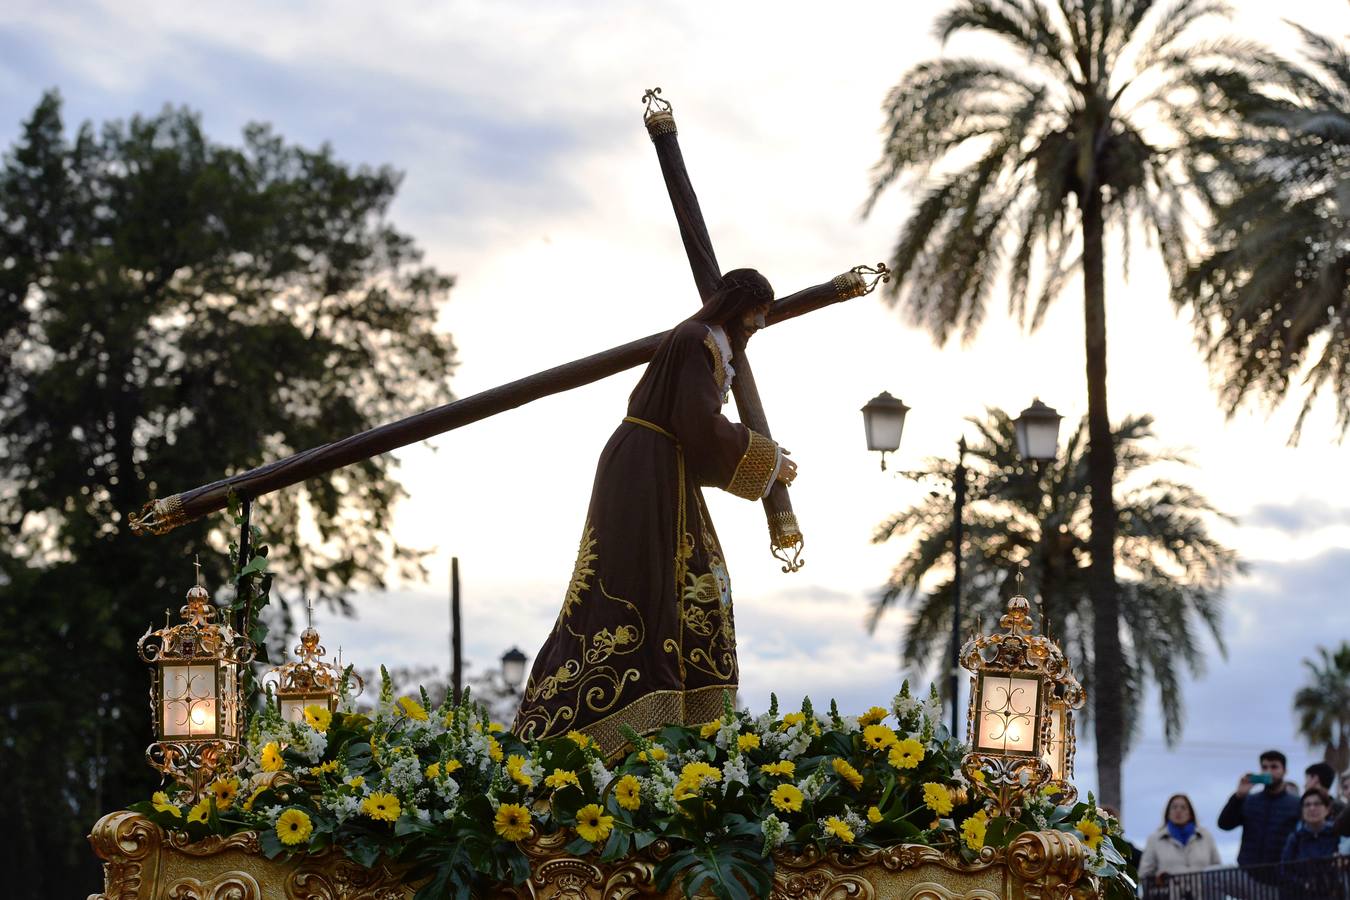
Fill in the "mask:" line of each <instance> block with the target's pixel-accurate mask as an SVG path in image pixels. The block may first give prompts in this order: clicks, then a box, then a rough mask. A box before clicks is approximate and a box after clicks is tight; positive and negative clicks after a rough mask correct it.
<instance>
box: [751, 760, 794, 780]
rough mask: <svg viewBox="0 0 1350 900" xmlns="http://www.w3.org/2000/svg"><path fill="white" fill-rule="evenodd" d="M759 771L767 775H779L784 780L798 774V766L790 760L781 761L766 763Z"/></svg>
mask: <svg viewBox="0 0 1350 900" xmlns="http://www.w3.org/2000/svg"><path fill="white" fill-rule="evenodd" d="M759 770H760V771H761V772H763V773H764V774H765V775H777V776H779V777H782V778H791V777H792V776H793V775H795V774H797V764H796V763H794V762H793V761H792V760H790V759H784V760H780V761H778V762H773V763H765V764H764V765H762V766H760V767H759Z"/></svg>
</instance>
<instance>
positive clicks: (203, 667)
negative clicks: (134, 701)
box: [136, 567, 254, 799]
mask: <svg viewBox="0 0 1350 900" xmlns="http://www.w3.org/2000/svg"><path fill="white" fill-rule="evenodd" d="M198 578H199V579H200V567H199V570H198ZM218 612H219V610H217V609H216V607H215V605H214V604H213V603H212V602H211V596H210V594H208V593H207V591H206V588H204V587H202V586H201V585H200V584H195V585H193V586H192V587H191V588H189V589H188V592H187V604H186V605H185V606H183V608H182V609H181V610H180V611H179V614H180V615H181V616H182V617H183V621H182V622H181V623H179V624H177V625H170V624H168V622H167V621H166V622H165V625H164V627H163V628H160V629H157V630H154V631H146V633H145V634H144V635H142V636H141V639H140V641H138V642H137V645H136V650H137V652H138V654H139V655H140V657H141V660H142V661H144V662H146V663H149V664H150V665H151V667H152V668H151V673H150V708H151V711H152V714H153V716H154V722H155V737H156V738H157V740H156V741H155V742H154V743H153V744H151V745H150V746H149V748H147V749H146V751H145V756H146V759H147V760H149V762H150V765H151V766H152V767H154V768H155V769H157V770H159V771H160V772H161V773H163V774H164V775H165V776H167V777H169V778H172V779H174V780H175V781H177V782H178V783H179V784H181V785H183V786H184V787H186V788H188V790H189V791H191V792H192V796H193V798H194V799H196V798H198V797H200V795H201V794H202V792H203V791H204V790H205V788H206V786H207V785H208V784H210V783H211V781H213V780H214V779H215V778H216V777H217V776H218V775H220V774H223V773H224V772H225V771H226V770H227V769H229V768H230V766H232V765H233V764H234V762H235V760H236V759H237V758H238V756H239V745H240V736H241V734H242V732H243V724H244V707H243V703H242V700H241V696H240V670H241V668H242V667H243V666H246V665H248V663H249V662H250V661H251V660H252V659H253V653H254V648H253V644H252V643H251V642H249V641H248V640H247V639H245V638H244V637H243V635H240V634H239V633H238V632H236V631H235V630H234V629H233V628H231V627H230V625H229V623H228V622H225V621H221V622H217V621H215V619H216V617H217V614H218ZM165 618H166V620H167V618H168V613H167V611H166V613H165Z"/></svg>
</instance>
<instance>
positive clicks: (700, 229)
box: [642, 87, 805, 572]
mask: <svg viewBox="0 0 1350 900" xmlns="http://www.w3.org/2000/svg"><path fill="white" fill-rule="evenodd" d="M642 102H643V103H645V104H646V105H647V109H646V111H645V112H644V113H643V115H642V121H643V123H644V124H645V125H646V126H647V134H648V135H650V136H651V139H652V146H653V147H655V148H656V158H657V159H658V160H659V161H660V163H661V174H662V176H664V178H665V180H666V190H667V191H669V192H670V203H671V206H672V207H674V209H675V221H676V222H677V223H678V224H679V226H680V238H681V239H682V240H683V241H684V252H685V254H686V255H687V256H688V257H689V268H690V270H691V271H692V272H693V274H694V284H695V285H697V287H698V293H699V297H700V298H702V301H703V302H704V303H707V302H708V300H709V298H710V297H712V295H713V294H714V293H715V292H716V291H717V289H718V288H719V287H720V286H721V281H722V269H721V268H720V267H719V266H718V265H717V254H716V252H714V251H713V245H712V238H710V237H709V236H708V226H707V225H706V224H704V221H703V210H702V209H700V208H699V204H698V195H697V194H695V193H694V185H693V184H692V183H691V182H690V180H689V172H688V170H686V169H685V166H684V154H682V153H681V152H680V139H679V132H678V130H677V129H676V128H675V116H674V113H673V110H672V107H671V105H670V103H669V102H668V101H666V100H664V99H663V98H662V97H661V89H660V88H659V87H656V88H652V89H651V90H649V91H647V92H646V93H645V94H643V95H642ZM733 340H735V337H733ZM734 352H735V354H736V378H735V380H734V381H732V383H731V391H732V394H733V395H734V396H735V397H736V409H737V410H738V411H739V412H740V415H741V424H743V425H745V427H747V428H749V429H751V430H752V431H755V432H758V433H759V434H762V435H764V436H765V437H766V438H772V437H773V435H772V434H771V433H770V432H769V420H768V418H767V417H766V416H765V415H764V405H763V404H762V403H761V402H760V399H759V388H758V387H756V386H755V375H754V373H753V372H752V371H751V370H750V360H749V359H748V358H747V357H746V355H745V341H744V338H743V337H742V338H741V340H739V341H737V346H736V347H735V351H734ZM764 516H765V518H767V519H768V522H769V548H770V550H772V551H773V555H774V556H775V557H777V558H778V560H779V561H780V562H782V563H783V571H784V572H796V571H797V570H798V569H800V568H801V567H802V566H803V565H805V561H804V560H803V559H802V558H801V554H802V547H803V544H804V539H803V537H802V532H801V528H800V527H798V525H797V516H796V514H794V513H793V511H792V498H791V497H789V496H788V489H787V485H785V484H783V483H782V482H780V481H775V482H774V483H773V486H772V487H770V488H769V493H768V495H767V496H766V497H765V498H764Z"/></svg>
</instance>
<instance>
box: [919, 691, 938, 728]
mask: <svg viewBox="0 0 1350 900" xmlns="http://www.w3.org/2000/svg"><path fill="white" fill-rule="evenodd" d="M923 714H924V717H925V718H927V719H928V720H929V721H930V722H932V723H933V724H935V725H936V724H939V723H941V721H942V701H940V700H938V698H936V697H929V698H928V699H927V700H925V701H923Z"/></svg>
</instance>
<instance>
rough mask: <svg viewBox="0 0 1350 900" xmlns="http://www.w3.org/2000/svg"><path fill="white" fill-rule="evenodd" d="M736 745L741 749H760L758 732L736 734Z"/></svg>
mask: <svg viewBox="0 0 1350 900" xmlns="http://www.w3.org/2000/svg"><path fill="white" fill-rule="evenodd" d="M736 747H737V749H739V750H742V751H745V750H758V749H759V735H757V734H738V735H736Z"/></svg>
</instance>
